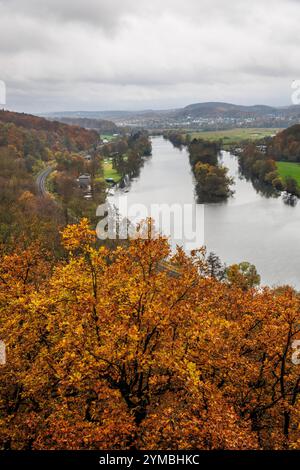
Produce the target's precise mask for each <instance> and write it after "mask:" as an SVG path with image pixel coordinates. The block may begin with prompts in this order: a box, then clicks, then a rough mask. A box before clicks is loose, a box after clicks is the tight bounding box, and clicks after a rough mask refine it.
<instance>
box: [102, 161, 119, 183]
mask: <svg viewBox="0 0 300 470" xmlns="http://www.w3.org/2000/svg"><path fill="white" fill-rule="evenodd" d="M103 176H104V179H105V178H113V180H115V181H116V182H118V181H119V180H120V179H121V176H120V175H119V173H118V172H117V171H116V170H115V169H114V168H113V166H112V163H111V162H110V161H104V163H103Z"/></svg>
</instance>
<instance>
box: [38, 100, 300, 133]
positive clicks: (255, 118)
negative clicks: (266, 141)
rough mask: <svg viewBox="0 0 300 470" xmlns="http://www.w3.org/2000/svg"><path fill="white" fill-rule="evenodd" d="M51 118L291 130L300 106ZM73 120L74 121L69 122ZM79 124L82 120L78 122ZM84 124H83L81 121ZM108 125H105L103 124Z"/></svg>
mask: <svg viewBox="0 0 300 470" xmlns="http://www.w3.org/2000/svg"><path fill="white" fill-rule="evenodd" d="M47 117H50V118H53V119H57V120H60V121H63V122H72V123H75V121H73V119H74V118H76V119H90V120H92V121H94V120H109V121H110V122H113V123H114V124H116V125H118V126H132V127H140V128H146V129H165V128H181V127H184V128H187V129H188V128H191V129H203V130H215V129H228V128H232V127H277V128H278V127H282V128H285V127H288V126H291V125H292V124H296V123H299V122H300V105H292V106H283V107H275V106H267V105H262V104H257V105H253V106H245V105H238V104H232V103H224V102H205V103H192V104H189V105H188V106H185V107H184V108H177V109H158V110H152V109H145V110H139V111H126V110H123V111H66V112H63V111H62V112H58V113H51V114H49V115H48V116H47ZM66 119H72V121H66ZM77 122H78V121H77ZM79 122H80V121H79ZM103 125H104V124H103Z"/></svg>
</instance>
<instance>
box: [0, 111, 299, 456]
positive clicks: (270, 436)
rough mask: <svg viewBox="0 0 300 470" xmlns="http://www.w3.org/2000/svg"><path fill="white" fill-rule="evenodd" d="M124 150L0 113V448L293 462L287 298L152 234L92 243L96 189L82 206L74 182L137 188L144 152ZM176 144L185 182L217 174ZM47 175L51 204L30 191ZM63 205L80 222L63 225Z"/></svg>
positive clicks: (295, 400)
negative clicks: (183, 158)
mask: <svg viewBox="0 0 300 470" xmlns="http://www.w3.org/2000/svg"><path fill="white" fill-rule="evenodd" d="M126 143H127V146H128V147H126V145H125V139H120V140H119V141H118V142H117V141H116V142H112V143H109V145H108V146H102V145H100V144H99V134H98V133H94V132H92V131H85V130H84V129H82V130H81V129H80V128H78V127H72V126H68V125H64V124H60V123H55V122H48V121H47V120H46V119H42V118H36V117H34V116H29V115H23V114H18V113H6V112H2V113H1V112H0V169H1V173H0V182H1V184H0V195H1V197H0V221H1V224H0V313H1V323H0V339H1V340H2V341H3V342H4V343H5V346H6V358H7V359H6V363H5V364H2V365H1V375H0V409H1V413H0V424H1V425H0V448H1V449H2V450H58V449H59V450H70V449H82V450H92V449H94V450H97V449H101V448H104V449H107V448H109V449H114V450H119V451H120V450H128V449H133V448H134V449H144V450H145V449H150V450H151V449H157V448H161V449H162V450H164V449H166V450H170V449H171V450H172V449H175V450H176V449H178V448H183V449H187V448H188V449H203V450H212V449H219V450H221V449H222V450H224V449H231V450H233V449H235V450H243V449H260V450H261V449H268V450H270V449H295V448H299V444H300V431H299V426H298V422H299V396H300V388H299V369H298V367H297V366H296V365H295V363H293V358H294V357H295V350H294V349H293V341H294V340H296V339H298V338H299V335H300V329H299V310H300V295H299V293H298V292H296V291H295V290H294V289H293V288H292V287H290V286H281V287H277V288H271V287H265V288H263V287H258V286H259V281H260V278H259V275H258V273H257V272H256V269H255V267H254V266H253V265H251V264H249V263H245V262H241V263H239V264H234V265H231V266H228V267H225V266H224V265H222V263H221V262H220V260H219V258H218V257H217V256H216V255H214V254H213V253H211V254H209V255H208V256H207V254H206V252H205V249H204V248H201V247H199V249H198V250H194V251H193V252H192V253H191V255H187V254H186V253H184V251H183V249H182V248H180V247H178V248H177V251H176V252H175V253H174V252H172V250H171V248H170V246H169V243H168V240H167V239H166V238H165V237H163V236H160V235H158V234H157V236H155V237H153V236H152V238H150V237H148V238H146V239H144V238H142V237H140V238H139V237H136V238H135V239H131V240H126V242H124V243H121V242H120V243H119V242H118V241H117V242H116V243H115V244H113V241H112V240H104V241H100V240H98V239H97V237H96V233H95V230H94V227H95V221H94V219H93V218H92V217H90V216H89V214H90V212H91V210H92V209H93V208H94V204H96V202H97V198H98V197H102V196H105V192H104V191H102V188H104V189H105V185H104V184H102V186H101V191H100V188H99V193H98V195H96V194H97V193H96V192H95V193H94V192H92V200H91V201H89V200H85V199H84V198H83V194H84V192H82V191H80V188H78V185H77V177H78V174H81V173H82V172H83V171H89V173H90V174H91V180H92V187H93V184H94V183H95V179H96V178H97V177H98V175H99V177H102V183H103V173H102V162H103V160H104V159H105V158H108V157H112V158H114V165H115V166H114V168H115V169H116V170H117V171H119V172H120V174H122V173H123V172H126V174H127V173H129V175H131V176H133V175H135V174H138V171H139V169H140V168H141V165H142V162H143V161H144V156H145V157H146V158H147V156H149V155H150V153H151V145H149V144H150V140H149V138H148V135H147V134H145V133H142V134H137V133H134V134H131V135H130V136H128V140H126ZM180 145H182V144H180ZM185 145H188V149H189V153H190V159H191V165H194V166H195V171H196V169H197V168H200V170H201V171H202V168H203V167H202V165H208V166H212V167H214V168H219V167H217V166H216V163H217V154H218V151H219V147H218V145H217V144H214V143H211V142H210V143H207V142H203V141H199V140H197V139H196V140H195V141H194V140H193V141H189V142H186V144H185ZM116 146H119V148H117V147H116ZM91 149H92V151H93V152H94V153H93V152H92V153H91ZM115 152H117V153H115ZM125 154H126V157H127V158H125ZM87 155H90V156H91V158H89V159H87V158H85V156H87ZM119 155H122V158H119ZM49 162H55V163H56V170H55V172H54V178H53V179H52V180H50V181H49V184H50V185H52V186H51V189H52V190H54V189H56V190H57V191H59V195H60V198H61V199H63V201H64V204H65V205H64V206H61V205H60V204H57V203H54V201H53V198H52V197H50V196H49V195H47V194H46V195H44V196H41V195H40V194H39V192H38V190H37V187H36V185H35V177H36V175H37V173H38V171H39V170H41V169H42V168H44V167H45V166H47V165H49ZM197 165H198V167H197ZM199 165H200V166H199ZM205 168H207V167H206V166H205ZM223 177H224V175H223ZM75 182H76V184H75ZM55 184H56V185H57V187H56V188H55ZM53 185H54V186H53ZM74 188H75V189H74ZM74 191H75V193H74ZM70 205H71V207H72V210H74V211H75V210H76V211H77V213H76V215H78V217H79V216H80V214H81V213H84V214H86V216H85V217H84V218H81V219H80V220H79V221H76V223H72V224H67V223H66V221H67V218H66V215H67V214H65V213H64V210H63V209H67V212H68V209H70ZM147 224H148V225H147ZM149 227H150V228H149ZM147 230H148V234H149V231H150V233H151V234H153V230H152V225H151V221H147V222H146V224H145V231H146V233H147ZM141 233H144V232H141ZM163 263H165V264H166V263H168V264H169V265H170V266H172V267H174V271H175V269H176V276H174V275H172V274H171V273H170V270H168V269H161V267H162V265H163Z"/></svg>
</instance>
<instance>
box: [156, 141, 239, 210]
mask: <svg viewBox="0 0 300 470" xmlns="http://www.w3.org/2000/svg"><path fill="white" fill-rule="evenodd" d="M164 138H165V139H168V140H170V142H172V144H173V145H174V146H176V147H182V146H183V145H185V146H186V147H187V150H188V153H189V159H190V164H191V167H192V171H193V174H194V177H195V180H196V188H195V190H196V194H197V201H198V203H211V202H220V201H224V200H226V199H227V198H228V197H230V196H231V195H232V194H233V191H232V190H231V189H230V186H232V185H233V184H234V180H233V178H231V177H229V176H228V175H227V173H228V169H227V168H225V167H224V166H222V165H220V164H219V162H218V155H219V152H220V146H219V143H216V142H210V141H205V140H202V139H196V138H193V139H192V140H191V137H190V135H189V134H180V133H176V132H168V133H165V134H164Z"/></svg>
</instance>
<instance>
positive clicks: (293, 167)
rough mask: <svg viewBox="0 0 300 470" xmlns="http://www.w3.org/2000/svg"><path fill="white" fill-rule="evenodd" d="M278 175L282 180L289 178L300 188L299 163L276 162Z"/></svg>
mask: <svg viewBox="0 0 300 470" xmlns="http://www.w3.org/2000/svg"><path fill="white" fill-rule="evenodd" d="M276 164H277V168H278V173H279V174H280V176H281V177H282V178H285V177H286V176H291V177H292V178H294V179H295V180H296V181H297V183H298V186H299V187H300V163H289V162H277V163H276Z"/></svg>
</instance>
